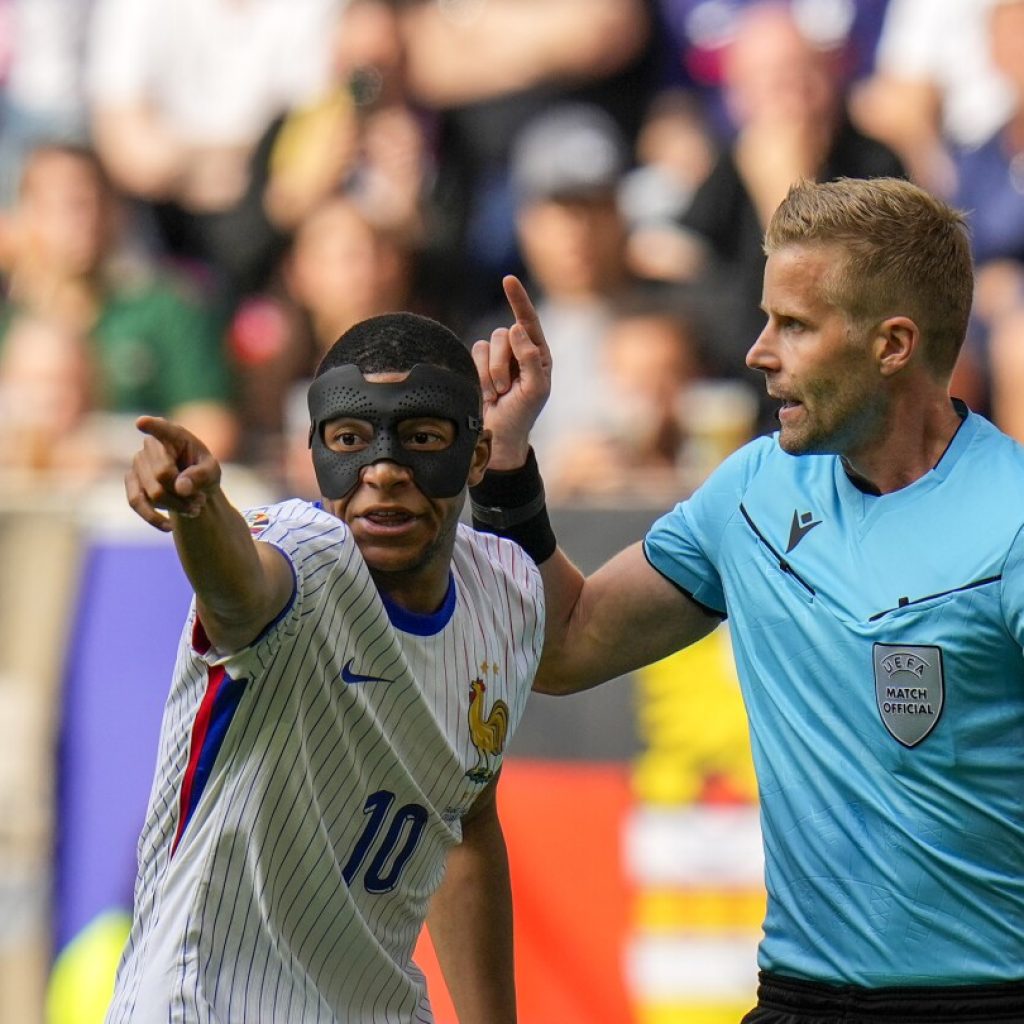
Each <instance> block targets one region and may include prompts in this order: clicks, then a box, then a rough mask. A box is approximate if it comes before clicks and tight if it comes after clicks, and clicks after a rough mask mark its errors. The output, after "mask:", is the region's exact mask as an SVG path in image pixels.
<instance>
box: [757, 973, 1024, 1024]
mask: <svg viewBox="0 0 1024 1024" xmlns="http://www.w3.org/2000/svg"><path fill="white" fill-rule="evenodd" d="M969 1021H974V1022H976V1024H996V1022H1007V1024H1009V1022H1011V1021H1012V1022H1016V1024H1021V1022H1022V1021H1024V981H1010V982H1005V983H1003V984H998V985H950V986H948V987H947V986H927V987H911V986H907V987H903V986H899V987H895V988H860V987H858V986H856V985H823V984H820V983H819V982H814V981H800V980H798V979H796V978H786V977H782V976H781V975H778V974H769V973H768V972H766V971H762V972H761V974H760V984H759V985H758V987H757V1007H756V1008H755V1009H753V1010H751V1011H750V1013H748V1014H747V1015H746V1016H745V1017H744V1018H743V1020H742V1022H741V1024H881V1022H885V1024H965V1022H969Z"/></svg>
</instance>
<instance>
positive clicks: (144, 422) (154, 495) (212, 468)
mask: <svg viewBox="0 0 1024 1024" xmlns="http://www.w3.org/2000/svg"><path fill="white" fill-rule="evenodd" d="M135 425H136V427H138V429H139V430H140V431H141V432H142V433H143V434H145V435H146V436H145V438H144V439H143V442H142V447H141V448H140V449H139V450H138V451H137V452H136V453H135V456H134V458H133V459H132V464H131V467H130V468H129V470H128V472H127V474H126V475H125V478H124V488H125V494H126V495H127V498H128V504H129V505H130V506H131V507H132V509H133V510H134V511H135V513H136V514H137V515H138V516H140V517H141V518H142V519H144V520H145V521H146V522H147V523H149V524H150V526H153V527H155V528H156V529H158V530H161V531H163V532H164V533H170V532H171V530H172V529H173V521H172V519H171V518H170V517H169V516H167V515H165V514H164V513H163V512H162V511H160V510H161V509H163V510H165V511H166V512H170V513H173V514H174V515H179V516H185V517H186V518H194V517H195V516H198V515H199V514H200V512H202V510H203V508H204V506H205V505H206V499H207V495H208V494H209V493H210V492H211V491H213V490H215V489H216V488H218V487H219V486H220V477H221V468H220V463H219V462H218V461H217V460H216V459H215V458H214V457H213V455H211V454H210V452H209V450H208V449H207V447H206V446H205V445H204V444H203V443H202V441H200V440H199V438H197V437H196V436H195V435H194V434H192V433H190V432H189V431H188V430H186V429H185V428H184V427H182V426H181V425H179V424H177V423H173V422H172V421H171V420H165V419H161V418H160V417H158V416H140V417H139V418H138V419H137V420H136V421H135Z"/></svg>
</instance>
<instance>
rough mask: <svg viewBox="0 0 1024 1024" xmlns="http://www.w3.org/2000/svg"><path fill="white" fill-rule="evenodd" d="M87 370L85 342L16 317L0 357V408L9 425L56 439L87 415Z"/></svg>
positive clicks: (39, 322)
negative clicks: (15, 425) (12, 424)
mask: <svg viewBox="0 0 1024 1024" xmlns="http://www.w3.org/2000/svg"><path fill="white" fill-rule="evenodd" d="M91 398H92V366H91V363H90V359H89V352H88V348H87V345H86V342H85V340H84V339H83V338H82V337H81V336H80V335H78V334H77V333H75V332H74V331H71V330H69V329H67V328H65V327H63V326H61V325H59V324H56V323H51V322H49V321H44V320H38V319H35V318H19V319H16V320H15V321H14V322H13V323H12V324H11V327H10V329H9V331H8V335H7V339H6V343H5V345H4V350H3V356H2V358H0V407H2V415H3V416H4V417H5V418H6V419H7V420H8V421H10V422H15V421H16V422H17V423H18V424H19V425H21V426H32V427H34V428H39V429H40V430H44V431H45V432H46V433H47V435H48V436H50V437H52V438H54V439H55V440H56V439H61V438H63V437H65V435H68V434H71V433H72V432H73V431H74V430H75V428H76V426H77V424H78V423H79V422H80V420H81V418H82V417H83V416H84V415H85V414H86V413H87V412H88V411H89V409H90V407H91Z"/></svg>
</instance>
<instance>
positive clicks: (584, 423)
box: [474, 104, 632, 456]
mask: <svg viewBox="0 0 1024 1024" xmlns="http://www.w3.org/2000/svg"><path fill="white" fill-rule="evenodd" d="M628 162H629V151H628V147H627V145H626V141H625V139H624V138H623V136H622V133H621V132H620V131H619V130H618V128H617V126H616V124H615V122H614V121H613V120H612V118H611V117H610V116H609V115H608V114H607V113H605V112H604V111H603V110H601V109H599V108H597V107H594V106H591V105H585V104H564V105H560V106H557V107H554V108H552V109H551V110H550V111H548V112H547V113H546V114H543V115H541V116H540V117H538V118H537V119H536V120H535V121H533V122H532V123H531V124H530V125H528V126H527V127H526V129H525V130H524V131H523V132H522V134H521V136H520V137H519V139H518V140H517V142H516V144H515V147H514V149H513V152H512V165H511V178H512V183H513V188H514V190H515V195H516V197H517V201H518V207H517V213H516V227H517V231H518V235H519V245H520V247H521V249H522V253H523V257H524V260H525V262H526V266H527V269H528V273H529V276H530V280H531V282H532V284H533V290H534V293H535V294H536V295H537V297H538V303H537V306H538V309H539V310H540V312H541V315H542V316H543V317H544V324H545V329H546V331H547V336H548V338H549V339H550V342H551V348H552V350H553V351H554V352H555V353H556V358H557V359H558V361H559V366H561V367H563V372H562V373H560V374H559V377H558V383H556V384H555V389H554V391H553V392H552V400H551V403H550V408H549V410H548V411H549V412H550V413H551V416H550V418H549V419H548V420H547V421H546V422H545V423H543V424H538V427H537V432H536V433H535V435H534V437H533V443H534V445H535V446H536V447H537V451H538V456H539V453H540V452H541V451H542V450H547V449H548V448H549V446H550V445H552V444H554V443H556V442H557V439H558V438H559V437H560V436H561V435H562V434H563V433H564V432H565V431H566V430H568V429H573V430H583V429H586V428H588V427H589V426H591V425H594V424H593V420H594V419H595V418H597V419H600V418H601V407H602V398H601V395H600V394H599V393H598V391H599V389H600V386H601V376H600V374H599V373H598V369H597V368H598V362H599V355H598V353H599V345H598V342H599V340H600V339H601V338H602V337H603V336H604V334H605V332H606V331H607V329H608V325H609V322H610V306H611V302H612V300H613V299H614V298H615V297H616V296H618V295H620V294H621V293H623V292H624V291H626V290H627V289H628V288H629V286H630V284H631V283H632V279H631V277H630V275H629V272H628V270H627V267H626V248H625V241H626V234H625V225H624V223H623V220H622V217H621V215H620V213H619V209H618V205H617V202H616V191H617V189H618V186H619V181H620V179H621V176H622V172H623V171H624V170H625V168H626V166H627V165H628ZM501 315H502V314H501V313H500V312H498V313H496V314H495V319H494V323H490V322H488V323H487V324H486V326H485V327H484V329H481V330H478V331H476V332H474V333H475V334H478V335H484V334H486V333H487V332H488V331H489V329H490V328H491V327H492V326H494V325H495V324H497V323H498V322H500V321H499V319H498V318H499V317H500V316H501Z"/></svg>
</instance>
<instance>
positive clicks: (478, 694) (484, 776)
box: [466, 677, 508, 783]
mask: <svg viewBox="0 0 1024 1024" xmlns="http://www.w3.org/2000/svg"><path fill="white" fill-rule="evenodd" d="M486 689H487V687H486V686H485V685H484V681H483V680H482V679H480V678H479V677H478V678H476V679H474V680H473V681H472V682H471V683H470V684H469V738H470V739H471V740H472V741H473V746H474V747H476V752H477V761H476V764H475V765H474V766H473V767H472V768H470V770H469V771H468V772H466V778H467V779H470V780H471V781H473V782H478V783H484V782H490V781H491V779H493V778H494V775H495V772H494V769H493V768H492V767H491V765H492V760H491V759H492V758H495V757H497V756H498V755H499V754H501V752H502V751H503V750H504V749H505V737H506V736H507V735H508V705H507V704H506V703H505V702H504V701H503V700H500V699H499V700H496V701H495V702H494V704H493V705H492V706H491V710H490V712H489V713H488V714H487V715H486V716H485V715H484V698H483V694H484V691H485V690H486Z"/></svg>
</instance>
